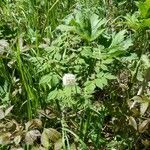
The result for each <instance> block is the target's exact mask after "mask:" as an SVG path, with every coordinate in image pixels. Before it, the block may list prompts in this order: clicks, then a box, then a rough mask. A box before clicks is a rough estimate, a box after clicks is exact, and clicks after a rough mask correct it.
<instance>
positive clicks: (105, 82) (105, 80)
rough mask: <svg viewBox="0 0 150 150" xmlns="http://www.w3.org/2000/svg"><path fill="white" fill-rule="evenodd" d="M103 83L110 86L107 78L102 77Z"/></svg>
mask: <svg viewBox="0 0 150 150" xmlns="http://www.w3.org/2000/svg"><path fill="white" fill-rule="evenodd" d="M101 82H102V84H104V85H108V82H107V79H106V78H105V77H102V78H101Z"/></svg>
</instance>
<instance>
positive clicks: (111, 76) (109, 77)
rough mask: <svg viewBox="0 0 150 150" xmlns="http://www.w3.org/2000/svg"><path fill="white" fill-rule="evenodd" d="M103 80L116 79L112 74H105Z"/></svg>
mask: <svg viewBox="0 0 150 150" xmlns="http://www.w3.org/2000/svg"><path fill="white" fill-rule="evenodd" d="M105 78H107V79H109V80H113V79H116V76H114V75H112V74H109V73H106V74H105Z"/></svg>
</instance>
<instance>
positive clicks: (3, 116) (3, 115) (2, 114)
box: [0, 109, 5, 120]
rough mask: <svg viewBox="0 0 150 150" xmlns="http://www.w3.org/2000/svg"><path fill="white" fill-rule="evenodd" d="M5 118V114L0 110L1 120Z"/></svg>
mask: <svg viewBox="0 0 150 150" xmlns="http://www.w3.org/2000/svg"><path fill="white" fill-rule="evenodd" d="M3 118H5V113H4V111H3V110H2V109H0V120H1V119H3Z"/></svg>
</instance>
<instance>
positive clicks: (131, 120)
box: [129, 116, 137, 130]
mask: <svg viewBox="0 0 150 150" xmlns="http://www.w3.org/2000/svg"><path fill="white" fill-rule="evenodd" d="M129 125H131V126H133V128H134V129H135V130H137V123H136V121H135V119H134V118H133V117H132V116H130V117H129Z"/></svg>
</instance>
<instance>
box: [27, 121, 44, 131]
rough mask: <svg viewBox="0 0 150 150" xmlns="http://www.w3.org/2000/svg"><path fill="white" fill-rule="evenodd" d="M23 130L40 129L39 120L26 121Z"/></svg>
mask: <svg viewBox="0 0 150 150" xmlns="http://www.w3.org/2000/svg"><path fill="white" fill-rule="evenodd" d="M25 126H26V127H25V128H26V130H29V129H31V128H32V129H33V128H41V127H42V121H41V120H40V119H33V120H30V121H28V122H27V123H26V124H25Z"/></svg>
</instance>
